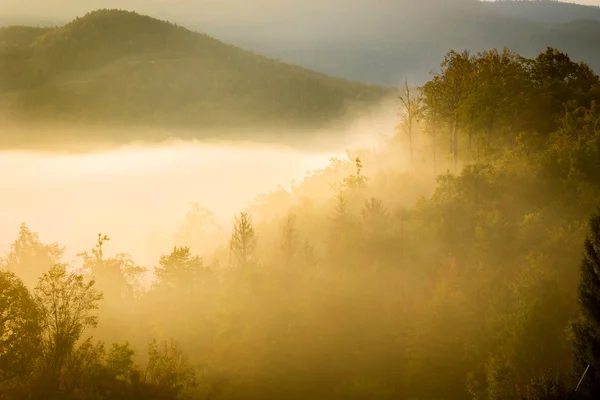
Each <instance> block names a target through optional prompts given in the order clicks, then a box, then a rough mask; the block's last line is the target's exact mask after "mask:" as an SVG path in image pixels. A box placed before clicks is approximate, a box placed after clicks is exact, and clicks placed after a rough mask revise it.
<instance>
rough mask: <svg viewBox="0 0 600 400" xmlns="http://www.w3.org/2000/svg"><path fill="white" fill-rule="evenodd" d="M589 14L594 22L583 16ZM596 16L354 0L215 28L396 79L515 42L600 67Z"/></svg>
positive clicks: (537, 7) (289, 58)
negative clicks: (457, 53) (456, 53)
mask: <svg viewBox="0 0 600 400" xmlns="http://www.w3.org/2000/svg"><path fill="white" fill-rule="evenodd" d="M446 3H448V4H446ZM342 10H343V12H342ZM172 13H175V11H172ZM313 14H316V15H313ZM584 17H585V19H588V20H590V21H585V22H582V21H581V18H584ZM263 19H264V18H263ZM596 20H600V8H598V7H591V6H582V5H573V4H563V3H556V2H527V1H519V2H502V3H495V2H488V1H486V2H478V1H473V0H453V1H450V2H439V1H436V0H422V1H419V2H417V1H414V0H398V1H396V2H391V1H382V2H366V1H353V2H351V4H338V5H337V7H331V8H329V9H327V10H325V11H323V12H320V13H316V12H315V13H312V14H311V13H308V12H305V13H289V14H283V13H282V14H278V15H275V16H273V17H272V18H271V19H268V20H267V21H266V22H264V23H261V24H260V26H258V27H254V26H252V27H250V26H247V27H245V28H244V27H243V26H242V27H241V28H240V27H237V26H233V25H229V24H227V23H226V22H223V23H221V24H219V25H218V26H214V27H213V28H212V30H211V31H210V32H214V33H216V34H218V35H219V37H221V38H223V39H225V40H227V41H228V42H231V43H234V44H236V45H238V46H242V47H244V48H248V49H251V50H253V51H256V52H259V53H260V54H265V55H267V56H270V57H275V58H278V59H281V60H283V61H286V62H290V63H293V64H297V65H302V66H304V67H306V68H311V69H314V70H317V71H321V72H323V73H327V74H331V75H334V76H339V77H343V78H346V79H350V80H358V81H362V82H368V83H374V84H381V85H396V84H398V83H399V82H400V81H401V80H402V79H403V78H404V77H405V76H406V77H409V78H410V79H411V80H414V81H416V82H418V83H423V82H425V81H426V80H427V79H428V77H429V71H431V70H432V69H435V68H436V67H437V64H438V63H437V60H439V59H440V58H441V57H443V56H444V54H445V52H446V51H447V50H448V49H456V50H463V49H469V50H471V51H472V52H478V51H484V50H488V49H490V48H494V47H495V48H503V47H509V48H510V49H512V50H515V51H517V52H519V53H521V54H523V55H524V56H527V57H535V55H536V54H538V53H539V52H540V51H543V50H544V49H545V48H546V46H552V47H555V48H559V49H560V50H561V51H565V52H567V53H569V54H570V55H572V56H573V58H575V59H576V60H578V61H584V62H586V63H588V64H589V65H590V66H591V67H592V68H594V69H595V70H600V58H599V57H598V56H597V54H599V53H600V40H598V39H599V38H600V25H598V24H594V23H593V21H596ZM177 21H181V22H182V23H184V24H186V26H192V27H194V26H200V25H203V24H204V23H205V18H204V17H203V16H202V15H201V14H200V13H190V14H189V15H183V14H181V15H179V16H178V17H177ZM573 21H577V22H573ZM581 25H584V26H585V29H582V28H581Z"/></svg>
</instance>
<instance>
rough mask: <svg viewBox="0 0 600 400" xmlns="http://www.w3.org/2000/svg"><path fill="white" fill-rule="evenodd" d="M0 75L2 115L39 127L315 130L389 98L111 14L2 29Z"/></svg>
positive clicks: (132, 16)
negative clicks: (51, 25)
mask: <svg viewBox="0 0 600 400" xmlns="http://www.w3.org/2000/svg"><path fill="white" fill-rule="evenodd" d="M0 70H1V71H3V73H2V75H1V76H2V79H1V80H0V95H1V97H0V101H2V106H3V107H2V108H0V110H4V117H5V118H7V119H9V120H13V121H14V120H16V121H28V122H32V121H33V122H34V121H40V122H44V123H45V122H48V121H50V122H65V123H66V122H68V123H81V124H86V125H94V124H100V125H118V126H127V127H131V126H139V127H169V128H171V127H185V128H190V129H193V130H195V131H198V130H210V129H226V128H231V129H237V128H242V127H250V126H252V127H256V128H273V127H278V128H289V127H299V128H303V127H306V128H314V127H318V126H323V125H324V124H327V123H329V122H331V121H336V120H339V119H340V118H342V117H344V116H345V115H347V114H349V113H350V114H351V113H352V112H353V110H359V109H362V108H363V107H367V106H369V105H372V104H376V103H378V102H379V101H380V100H382V99H383V98H384V97H386V96H387V95H388V94H389V90H388V89H385V88H382V87H375V86H368V85H365V84H361V83H352V82H348V81H345V80H341V79H335V78H332V77H329V76H326V75H323V74H320V73H316V72H313V71H310V70H307V69H305V68H301V67H297V66H293V65H289V64H284V63H281V62H278V61H275V60H272V59H269V58H266V57H262V56H259V55H256V54H254V53H251V52H249V51H245V50H242V49H240V48H238V47H235V46H233V45H229V44H226V43H223V42H220V41H218V40H216V39H214V38H212V37H209V36H207V35H204V34H199V33H196V32H192V31H190V30H188V29H185V28H183V27H180V26H177V25H174V24H171V23H168V22H163V21H160V20H157V19H153V18H150V17H147V16H142V15H139V14H137V13H134V12H127V11H118V10H99V11H95V12H91V13H88V14H87V15H85V16H84V17H82V18H77V19H75V20H74V21H72V22H70V23H68V24H66V25H64V26H62V27H58V28H52V29H51V28H30V27H8V28H2V29H0Z"/></svg>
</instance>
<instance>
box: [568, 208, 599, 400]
mask: <svg viewBox="0 0 600 400" xmlns="http://www.w3.org/2000/svg"><path fill="white" fill-rule="evenodd" d="M579 306H580V309H581V315H580V317H579V319H578V320H577V322H575V323H574V326H573V328H574V329H573V330H574V342H575V343H574V344H575V346H574V358H575V360H574V362H575V368H574V372H575V374H576V375H578V376H580V377H581V376H582V375H583V374H584V371H586V369H588V366H589V369H588V371H587V373H586V374H585V376H584V377H583V379H582V381H581V384H580V385H579V388H578V392H579V393H580V396H581V398H583V399H598V398H600V215H599V214H598V212H596V213H594V214H593V215H592V217H591V218H590V222H589V231H588V236H587V238H586V240H585V248H584V252H583V260H582V262H581V278H580V282H579Z"/></svg>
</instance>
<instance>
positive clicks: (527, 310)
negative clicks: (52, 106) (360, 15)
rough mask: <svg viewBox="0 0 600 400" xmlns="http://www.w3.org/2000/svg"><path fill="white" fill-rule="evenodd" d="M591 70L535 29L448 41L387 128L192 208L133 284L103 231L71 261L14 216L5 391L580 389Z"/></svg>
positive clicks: (586, 316)
mask: <svg viewBox="0 0 600 400" xmlns="http://www.w3.org/2000/svg"><path fill="white" fill-rule="evenodd" d="M599 89H600V80H599V77H598V75H596V74H594V73H593V72H592V71H591V70H590V68H589V67H587V66H586V65H585V64H579V63H575V62H573V61H572V60H571V59H570V58H569V57H568V56H567V55H566V54H564V53H560V52H559V51H557V50H554V49H551V48H549V49H548V50H547V51H545V52H543V53H541V54H539V56H537V57H536V58H533V59H527V58H523V57H521V56H519V55H517V54H514V53H511V52H509V51H508V50H507V51H502V52H499V51H496V50H492V51H488V52H485V53H481V54H475V55H468V54H467V53H457V52H450V53H448V54H447V56H446V58H445V60H444V62H443V63H442V65H441V67H440V70H439V71H438V74H436V75H435V76H434V77H433V78H432V79H431V80H430V81H429V82H427V84H425V85H424V86H423V87H422V88H421V89H420V90H409V89H408V88H406V87H405V89H403V90H401V91H400V92H399V93H398V96H399V97H400V98H401V100H400V99H399V101H398V107H399V110H400V120H399V127H398V132H396V135H395V136H394V138H393V139H391V140H390V141H389V143H387V145H386V146H384V147H382V148H381V149H379V150H377V151H375V150H368V149H356V151H355V152H350V153H349V157H348V159H347V160H332V162H331V165H330V166H329V167H327V168H325V169H323V170H319V171H314V172H313V173H312V174H310V175H309V176H307V177H306V179H305V180H304V181H302V182H300V183H298V184H297V185H296V186H294V187H293V189H292V190H285V189H280V190H278V191H275V192H273V193H270V194H266V195H265V196H264V197H263V198H262V199H261V200H259V201H257V202H256V203H255V204H254V205H252V206H251V207H249V208H248V209H247V210H244V212H241V213H240V214H239V215H238V217H237V218H236V220H235V222H234V224H233V227H232V228H231V227H224V228H223V227H221V228H219V227H217V226H216V225H215V222H214V219H213V218H212V216H211V213H210V212H209V211H207V210H202V209H201V208H198V207H197V206H195V207H192V208H191V209H190V211H189V213H188V214H187V215H186V217H185V222H184V224H183V225H182V226H181V229H180V230H179V231H178V233H177V234H176V235H175V237H174V243H175V245H176V247H174V249H173V251H172V252H171V253H170V254H165V255H164V256H163V257H161V258H160V259H159V260H157V261H156V262H157V264H156V266H146V267H148V268H150V270H152V271H153V275H154V277H155V280H154V283H153V285H152V287H151V288H149V289H148V290H145V289H144V287H143V285H142V276H143V272H144V268H142V267H141V266H138V265H137V264H136V262H135V260H132V259H131V257H129V256H128V255H126V254H122V255H118V256H116V257H108V256H106V255H105V253H104V252H105V250H106V249H107V248H108V247H109V246H114V242H113V241H110V232H108V237H106V236H104V235H99V236H98V241H97V245H96V247H95V248H93V249H91V251H87V252H84V253H82V254H81V261H82V265H83V266H82V268H81V269H72V268H68V267H67V266H66V265H65V264H64V263H65V261H64V259H63V257H62V254H63V253H62V249H61V247H60V246H59V245H58V244H50V243H42V242H40V240H39V238H38V237H37V235H36V234H35V233H34V232H35V227H27V226H26V225H23V226H22V227H21V229H20V231H19V232H18V235H17V237H16V240H15V242H14V245H13V246H12V248H11V249H10V251H9V252H8V253H7V254H6V256H5V257H4V258H3V259H2V266H3V270H4V271H3V272H1V273H0V309H1V310H4V311H3V312H2V314H1V317H2V319H1V320H0V329H2V330H1V331H0V354H1V355H2V357H1V358H0V398H3V399H11V400H12V399H24V398H29V399H48V398H50V399H115V400H116V399H145V400H148V399H264V400H268V399H299V400H300V399H378V400H381V399H422V400H426V399H432V400H433V399H489V400H496V399H497V400H501V399H502V400H504V399H519V400H525V399H526V400H534V399H536V400H537V399H540V400H541V399H545V400H548V399H567V398H573V399H597V398H598V397H599V395H600V390H599V389H598V388H599V387H600V370H599V369H598V367H597V366H598V365H600V364H599V359H600V357H599V356H598V352H597V343H599V342H600V328H599V327H600V313H598V311H597V310H598V309H599V308H600V280H599V279H598V270H599V268H600V239H599V238H600V217H598V216H593V217H592V218H591V220H590V223H589V224H588V222H587V221H588V219H590V216H591V215H592V213H593V212H594V211H595V210H596V209H597V207H598V204H599V203H600V114H599V113H598V109H597V106H596V102H597V101H598V100H600V91H599ZM400 104H403V105H404V106H403V107H400ZM411 154H412V156H410V155H411ZM434 174H435V176H436V178H435V181H434ZM90 212H93V210H90ZM148 217H149V218H151V216H148ZM88 234H89V235H90V239H91V241H93V238H94V234H95V233H94V232H89V233H88ZM221 234H223V235H224V236H225V239H224V241H223V245H222V248H221V250H218V251H217V252H216V253H214V254H212V255H205V252H204V249H203V247H204V244H205V243H208V241H211V240H214V238H216V237H219V235H221ZM586 238H587V239H586ZM584 250H585V251H584ZM196 254H203V256H202V257H200V256H196ZM153 267H154V268H153ZM23 282H24V283H23ZM578 299H579V300H578ZM88 338H89V339H88ZM98 340H101V341H102V342H98ZM102 343H104V344H102ZM112 343H116V344H112ZM148 343H149V345H148ZM586 369H587V373H586V375H585V376H584V379H583V380H582V381H581V384H580V385H579V387H578V388H577V391H574V389H575V388H576V387H577V386H578V382H579V380H580V378H581V377H582V375H583V373H584V371H585V370H586Z"/></svg>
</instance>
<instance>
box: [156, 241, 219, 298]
mask: <svg viewBox="0 0 600 400" xmlns="http://www.w3.org/2000/svg"><path fill="white" fill-rule="evenodd" d="M158 264H159V266H158V267H156V268H155V269H154V273H155V274H156V278H157V279H158V285H159V286H161V287H162V288H163V289H170V290H175V291H180V292H182V293H186V294H190V295H191V294H193V293H194V289H195V287H196V286H197V285H198V284H199V283H200V281H201V279H202V277H203V274H204V273H205V272H206V271H207V269H206V268H205V267H204V262H203V260H202V258H201V257H198V256H194V255H192V253H191V252H190V248H189V247H174V248H173V251H172V252H171V253H170V254H167V255H163V256H162V257H161V258H160V260H159V262H158ZM187 289H189V291H188V290H187Z"/></svg>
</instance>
